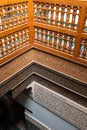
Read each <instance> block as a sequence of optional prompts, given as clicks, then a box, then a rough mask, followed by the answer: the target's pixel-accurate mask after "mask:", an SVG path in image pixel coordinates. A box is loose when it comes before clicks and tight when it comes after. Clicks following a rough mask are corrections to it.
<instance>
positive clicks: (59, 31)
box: [0, 0, 87, 65]
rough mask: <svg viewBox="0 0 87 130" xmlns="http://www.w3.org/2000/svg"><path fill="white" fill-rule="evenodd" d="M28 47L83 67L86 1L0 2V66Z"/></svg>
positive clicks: (86, 55) (86, 60) (86, 41)
mask: <svg viewBox="0 0 87 130" xmlns="http://www.w3.org/2000/svg"><path fill="white" fill-rule="evenodd" d="M31 47H36V48H38V49H40V50H43V51H46V52H49V53H51V54H54V55H57V56H60V57H63V58H66V59H68V60H71V61H74V62H78V63H80V64H83V65H87V1H86V0H61V1H60V0H9V1H6V0H5V1H3V0H1V1H0V64H4V63H5V62H7V61H9V60H11V59H13V58H14V57H16V56H18V55H20V54H21V53H23V52H25V51H27V50H28V49H29V48H31Z"/></svg>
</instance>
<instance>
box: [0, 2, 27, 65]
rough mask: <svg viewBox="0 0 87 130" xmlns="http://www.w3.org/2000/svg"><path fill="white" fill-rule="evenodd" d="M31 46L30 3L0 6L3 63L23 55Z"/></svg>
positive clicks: (13, 3)
mask: <svg viewBox="0 0 87 130" xmlns="http://www.w3.org/2000/svg"><path fill="white" fill-rule="evenodd" d="M28 46H29V21H28V1H25V0H24V1H18V2H17V1H14V2H10V3H9V4H7V3H6V2H3V4H2V5H0V58H1V63H2V64H3V62H6V61H7V60H10V59H12V58H14V57H15V56H17V55H19V54H21V53H23V52H24V51H25V50H26V49H27V48H28Z"/></svg>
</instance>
